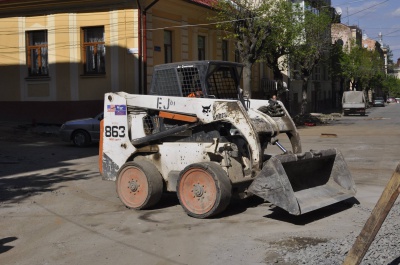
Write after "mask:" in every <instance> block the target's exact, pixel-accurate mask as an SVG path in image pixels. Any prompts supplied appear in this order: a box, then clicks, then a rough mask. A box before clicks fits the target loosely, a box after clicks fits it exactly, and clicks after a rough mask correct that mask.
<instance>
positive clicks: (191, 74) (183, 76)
mask: <svg viewBox="0 0 400 265" xmlns="http://www.w3.org/2000/svg"><path fill="white" fill-rule="evenodd" d="M177 70H178V75H179V80H180V82H181V84H182V95H183V96H184V97H187V96H189V95H190V94H191V93H194V92H195V91H197V90H201V82H200V77H199V71H198V70H197V68H196V67H193V66H188V67H182V68H178V69H177Z"/></svg>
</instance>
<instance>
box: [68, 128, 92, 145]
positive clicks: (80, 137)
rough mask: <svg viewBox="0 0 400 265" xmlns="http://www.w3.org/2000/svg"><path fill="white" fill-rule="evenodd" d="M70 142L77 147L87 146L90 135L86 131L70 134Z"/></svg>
mask: <svg viewBox="0 0 400 265" xmlns="http://www.w3.org/2000/svg"><path fill="white" fill-rule="evenodd" d="M72 142H73V143H74V145H76V146H78V147H84V146H87V145H88V144H89V143H90V135H89V134H88V133H87V132H86V131H82V130H80V131H76V132H74V133H73V134H72Z"/></svg>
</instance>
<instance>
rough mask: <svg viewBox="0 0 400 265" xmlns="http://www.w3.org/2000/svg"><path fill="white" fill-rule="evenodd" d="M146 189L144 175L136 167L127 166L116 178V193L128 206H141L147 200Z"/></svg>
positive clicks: (147, 187)
mask: <svg viewBox="0 0 400 265" xmlns="http://www.w3.org/2000/svg"><path fill="white" fill-rule="evenodd" d="M148 189H149V185H148V183H147V178H146V175H145V174H144V172H143V171H142V170H140V169H139V168H137V167H127V168H126V169H124V170H123V171H122V172H121V174H120V177H119V178H118V195H119V196H120V199H121V200H122V202H123V203H124V204H125V205H126V206H128V207H131V208H139V207H141V206H142V205H143V204H144V203H145V202H146V200H147V197H148V194H149V190H148Z"/></svg>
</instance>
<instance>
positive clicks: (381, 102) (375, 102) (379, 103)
mask: <svg viewBox="0 0 400 265" xmlns="http://www.w3.org/2000/svg"><path fill="white" fill-rule="evenodd" d="M372 105H373V106H374V107H377V106H381V107H384V106H385V100H384V99H383V97H376V98H375V99H374V100H373V101H372Z"/></svg>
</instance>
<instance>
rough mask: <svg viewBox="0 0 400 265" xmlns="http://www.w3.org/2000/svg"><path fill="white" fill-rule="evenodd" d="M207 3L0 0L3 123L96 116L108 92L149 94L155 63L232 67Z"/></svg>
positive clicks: (0, 117)
mask: <svg viewBox="0 0 400 265" xmlns="http://www.w3.org/2000/svg"><path fill="white" fill-rule="evenodd" d="M199 2H202V3H199ZM204 2H207V1H185V0H162V1H134V0H131V1H106V0H104V1H92V0H85V1H75V0H72V1H33V0H26V1H12V0H11V1H2V2H1V3H0V10H2V11H1V12H0V30H1V32H2V34H1V35H0V39H1V43H2V48H1V50H0V56H1V60H0V68H1V71H0V77H1V80H3V81H2V84H1V92H2V93H1V95H2V96H1V99H0V102H1V104H0V113H1V114H0V120H18V121H32V122H44V123H58V124H60V123H62V122H64V121H66V120H69V119H74V118H81V117H89V116H94V115H96V114H97V113H99V112H101V111H102V108H103V97H104V93H106V92H117V91H125V92H127V93H147V90H148V89H147V88H148V87H150V83H151V75H152V68H153V66H154V65H157V64H162V63H166V62H179V61H191V60H199V59H201V60H209V59H210V60H211V59H213V60H214V59H215V60H229V61H235V54H234V43H233V42H231V41H225V40H223V39H222V36H221V34H220V32H219V31H218V30H216V29H215V25H213V24H212V23H210V21H209V20H208V19H207V18H208V17H210V15H211V12H212V10H211V9H210V8H209V7H208V6H207V5H205V4H204ZM255 72H256V73H258V69H256V71H255ZM254 80H259V78H255V79H254ZM257 82H258V81H256V82H255V86H257Z"/></svg>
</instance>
